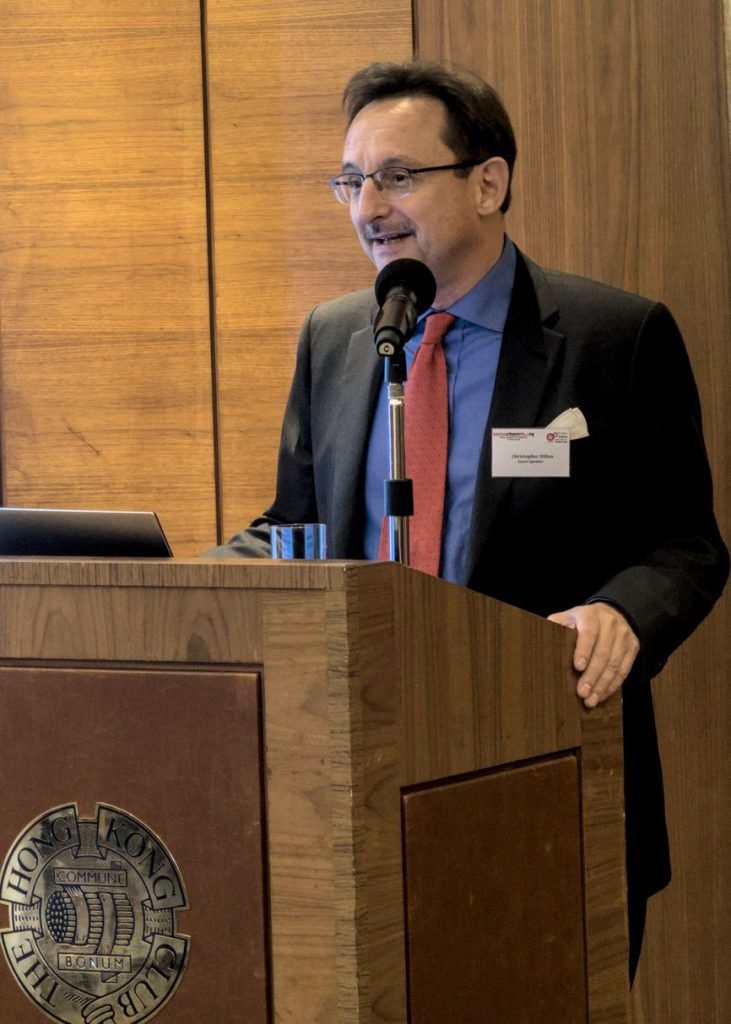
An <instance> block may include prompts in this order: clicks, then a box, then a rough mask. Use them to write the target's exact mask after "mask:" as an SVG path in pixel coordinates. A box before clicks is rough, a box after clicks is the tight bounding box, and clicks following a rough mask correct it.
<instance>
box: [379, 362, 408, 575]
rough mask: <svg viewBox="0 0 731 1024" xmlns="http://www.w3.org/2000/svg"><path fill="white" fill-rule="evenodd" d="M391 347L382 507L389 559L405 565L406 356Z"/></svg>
mask: <svg viewBox="0 0 731 1024" xmlns="http://www.w3.org/2000/svg"><path fill="white" fill-rule="evenodd" d="M386 347H392V346H384V348H386ZM393 347H394V348H395V351H394V352H393V353H392V354H390V355H389V354H384V375H385V381H386V385H387V387H388V446H389V460H388V464H389V477H388V479H387V480H385V481H384V484H383V510H384V515H386V516H388V551H389V558H390V560H391V561H392V562H401V564H402V565H408V564H409V559H410V554H409V516H412V515H413V514H414V492H413V486H412V483H411V480H410V479H409V478H408V477H407V476H406V442H405V433H404V431H405V419H404V409H405V402H404V384H405V382H406V356H405V355H404V351H403V348H397V347H395V346H393ZM382 354H383V353H382Z"/></svg>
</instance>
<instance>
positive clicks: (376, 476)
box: [364, 236, 515, 584]
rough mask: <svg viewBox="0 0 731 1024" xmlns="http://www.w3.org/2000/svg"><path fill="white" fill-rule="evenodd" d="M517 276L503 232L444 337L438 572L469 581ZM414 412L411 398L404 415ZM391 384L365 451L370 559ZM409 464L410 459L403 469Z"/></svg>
mask: <svg viewBox="0 0 731 1024" xmlns="http://www.w3.org/2000/svg"><path fill="white" fill-rule="evenodd" d="M514 278H515V246H514V245H513V243H512V242H511V241H510V239H509V238H508V237H507V236H506V237H505V245H504V247H503V251H502V254H501V256H500V259H499V260H498V261H497V263H496V264H495V265H494V266H493V267H492V268H491V269H490V270H489V271H488V273H487V274H485V276H484V277H483V278H482V279H481V280H480V281H478V282H477V284H476V285H475V286H474V287H473V288H471V289H470V291H469V292H467V294H466V295H463V296H462V298H461V299H458V300H457V301H456V302H455V303H454V304H453V305H451V306H450V307H449V310H448V312H450V313H453V314H454V315H455V316H456V317H457V320H456V321H455V323H454V324H452V326H451V327H450V329H449V331H448V332H447V334H446V336H445V338H444V354H445V356H446V360H447V381H448V388H449V457H448V464H447V488H446V496H445V502H444V527H443V531H442V556H441V568H440V572H439V575H440V576H442V577H443V578H444V579H447V580H452V582H454V583H462V584H464V583H466V582H467V568H466V556H467V538H468V537H469V532H470V524H471V521H472V504H473V500H474V493H475V480H476V478H477V466H478V462H479V459H480V452H481V450H482V444H483V441H484V437H485V429H486V427H487V420H488V416H489V414H490V404H491V402H492V393H493V389H494V387H495V375H496V373H497V365H498V359H499V356H500V346H501V344H502V340H503V331H504V329H505V321H506V319H507V316H508V306H509V305H510V295H511V292H512V290H513V281H514ZM429 312H432V310H429V311H427V313H425V314H423V316H422V317H420V318H419V322H418V324H417V327H416V330H415V331H414V334H413V335H412V337H411V338H410V339H409V341H408V342H407V343H406V347H405V353H406V366H407V369H408V368H410V367H411V363H412V362H413V360H414V356H415V354H416V350H417V349H418V347H419V344H420V343H421V338H422V335H423V333H424V319H425V317H426V316H428V313H429ZM408 415H409V407H408V398H407V400H406V416H407V417H408ZM388 447H389V446H388V389H387V387H386V385H385V383H384V384H383V385H382V388H381V392H380V394H379V396H378V402H377V405H376V410H375V414H374V417H373V423H372V426H371V435H370V440H369V442H368V452H367V457H366V480H365V503H366V508H365V536H364V550H365V556H366V558H370V559H377V558H378V548H379V543H380V537H381V523H382V521H383V481H384V480H385V479H386V478H387V477H388V472H389V471H388ZM408 471H409V467H408V465H407V467H406V472H407V473H408Z"/></svg>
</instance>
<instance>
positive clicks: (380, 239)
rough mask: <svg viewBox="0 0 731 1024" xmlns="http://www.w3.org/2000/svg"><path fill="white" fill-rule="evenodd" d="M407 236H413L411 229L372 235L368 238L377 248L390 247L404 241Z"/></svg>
mask: <svg viewBox="0 0 731 1024" xmlns="http://www.w3.org/2000/svg"><path fill="white" fill-rule="evenodd" d="M405 238H411V232H410V231H404V232H392V233H389V234H385V233H384V234H378V235H371V236H370V237H369V239H368V240H369V242H371V244H372V245H373V246H374V247H375V248H377V249H388V247H389V246H393V245H396V244H397V243H398V242H402V241H403V240H404V239H405Z"/></svg>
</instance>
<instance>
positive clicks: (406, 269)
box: [375, 259, 437, 316]
mask: <svg viewBox="0 0 731 1024" xmlns="http://www.w3.org/2000/svg"><path fill="white" fill-rule="evenodd" d="M375 288H376V301H377V302H378V305H379V306H382V305H383V304H384V302H385V301H386V298H387V296H388V293H389V292H390V291H391V289H392V288H406V289H408V290H409V291H410V292H412V294H413V295H414V296H415V298H416V302H415V306H416V315H417V316H419V315H420V314H421V313H423V312H424V311H425V310H427V309H428V308H429V306H431V304H432V302H433V301H434V296H435V295H436V294H437V282H436V281H435V280H434V275H433V274H432V272H431V270H429V268H428V267H427V265H426V263H422V262H421V260H409V259H403V260H394V261H393V262H392V263H387V264H386V266H385V267H384V268H383V270H382V271H381V272H380V274H379V275H378V277H377V278H376V285H375Z"/></svg>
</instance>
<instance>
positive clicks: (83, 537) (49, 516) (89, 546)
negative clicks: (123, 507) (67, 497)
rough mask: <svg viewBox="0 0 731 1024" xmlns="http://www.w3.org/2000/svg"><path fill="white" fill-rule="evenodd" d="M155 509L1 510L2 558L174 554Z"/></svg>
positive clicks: (0, 540)
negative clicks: (145, 510)
mask: <svg viewBox="0 0 731 1024" xmlns="http://www.w3.org/2000/svg"><path fill="white" fill-rule="evenodd" d="M172 554H173V553H172V551H171V549H170V545H169V544H168V542H167V539H166V537H165V534H164V533H163V530H162V526H161V525H160V521H159V519H158V518H157V516H156V515H155V513H154V512H102V511H96V510H92V509H60V508H0V556H3V555H4V556H7V555H19V556H23V557H26V556H30V557H38V558H40V557H49V556H51V557H59V558H75V557H79V556H84V557H87V558H171V557H172Z"/></svg>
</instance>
